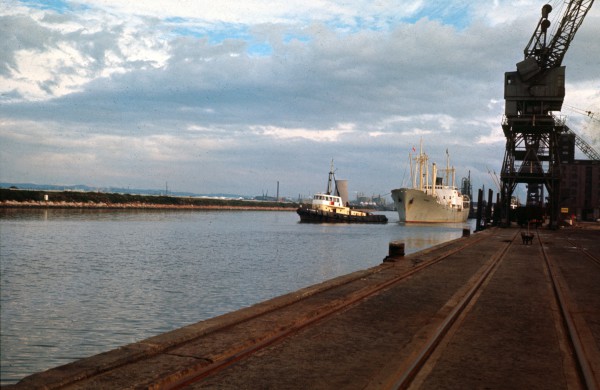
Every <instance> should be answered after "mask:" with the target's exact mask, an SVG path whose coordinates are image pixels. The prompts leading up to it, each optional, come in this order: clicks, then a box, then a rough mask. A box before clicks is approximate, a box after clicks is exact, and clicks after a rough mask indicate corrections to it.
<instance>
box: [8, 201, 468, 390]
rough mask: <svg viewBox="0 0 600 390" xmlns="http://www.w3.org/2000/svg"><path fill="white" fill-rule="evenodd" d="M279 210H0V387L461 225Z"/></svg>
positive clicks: (434, 239)
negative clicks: (312, 219) (305, 216)
mask: <svg viewBox="0 0 600 390" xmlns="http://www.w3.org/2000/svg"><path fill="white" fill-rule="evenodd" d="M385 214H386V215H387V217H388V219H389V221H390V223H388V224H385V225H361V224H352V225H349V224H302V223H299V222H298V221H299V218H298V215H296V213H295V212H290V211H190V210H185V211H164V210H163V211H145V210H45V209H31V210H30V209H2V210H0V266H1V269H0V271H1V273H0V275H1V276H0V277H1V284H0V304H1V306H0V310H1V313H0V314H1V315H0V321H1V324H0V325H1V327H0V329H1V333H0V348H1V351H0V352H1V384H2V385H6V384H10V383H15V382H17V381H18V380H19V379H21V378H22V377H24V376H27V375H30V374H33V373H35V372H39V371H43V370H46V369H48V368H52V367H54V366H58V365H62V364H66V363H69V362H71V361H74V360H77V359H80V358H84V357H87V356H91V355H94V354H97V353H100V352H104V351H107V350H110V349H113V348H116V347H118V346H121V345H124V344H128V343H132V342H136V341H139V340H142V339H145V338H147V337H150V336H153V335H156V334H159V333H162V332H166V331H169V330H173V329H176V328H179V327H182V326H185V325H188V324H191V323H194V322H197V321H200V320H204V319H207V318H211V317H215V316H218V315H220V314H224V313H227V312H230V311H233V310H237V309H239V308H242V307H246V306H250V305H252V304H255V303H257V302H261V301H264V300H267V299H270V298H273V297H276V296H279V295H282V294H285V293H288V292H292V291H295V290H298V289H300V288H303V287H306V286H309V285H312V284H315V283H319V282H321V281H324V280H327V279H331V278H334V277H336V276H339V275H344V274H348V273H350V272H353V271H357V270H361V269H366V268H369V267H372V266H375V265H378V264H380V263H381V262H382V260H383V258H384V257H385V256H386V255H387V251H388V244H389V242H390V241H395V240H402V241H404V242H405V245H406V252H407V253H412V252H415V251H417V250H421V249H425V248H428V247H430V246H433V245H436V244H439V243H441V242H444V241H448V240H451V239H454V238H458V237H460V236H461V235H462V229H463V228H464V227H467V226H469V227H470V228H471V230H472V229H473V226H472V224H447V225H404V224H400V223H398V215H397V214H396V213H392V212H387V213H385Z"/></svg>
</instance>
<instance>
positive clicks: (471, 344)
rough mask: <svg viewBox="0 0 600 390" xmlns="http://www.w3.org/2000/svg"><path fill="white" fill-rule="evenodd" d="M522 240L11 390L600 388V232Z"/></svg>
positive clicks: (433, 255) (486, 241) (277, 301)
mask: <svg viewBox="0 0 600 390" xmlns="http://www.w3.org/2000/svg"><path fill="white" fill-rule="evenodd" d="M592 227H594V226H592ZM522 232H523V231H522V230H521V229H517V228H509V229H495V228H494V229H489V230H485V231H483V232H479V233H476V234H472V235H470V236H469V237H463V238H461V239H458V240H454V241H451V242H449V243H445V244H441V245H438V246H436V247H433V248H430V249H428V250H425V251H421V252H418V253H414V254H411V255H408V256H398V257H396V258H390V259H388V260H389V261H386V262H382V264H381V265H379V266H377V267H373V268H370V269H367V270H363V271H359V272H355V273H352V274H349V275H345V276H342V277H338V278H336V279H332V280H330V281H327V282H324V283H321V284H318V285H315V286H311V287H307V288H304V289H302V290H299V291H296V292H294V293H290V294H287V295H283V296H281V297H277V298H274V299H272V300H269V301H265V302H262V303H259V304H257V305H254V306H252V307H249V308H245V309H241V310H238V311H235V312H233V313H229V314H226V315H223V316H219V317H215V318H213V319H210V320H206V321H201V322H198V323H196V324H193V325H190V326H186V327H184V328H181V329H178V330H174V331H172V332H168V333H165V334H162V335H158V336H155V337H152V338H149V339H146V340H143V341H140V342H138V343H134V344H130V345H126V346H123V347H121V348H118V349H115V350H112V351H108V352H105V353H102V354H99V355H95V356H92V357H89V358H86V359H82V360H78V361H76V362H73V363H70V364H67V365H64V366H60V367H56V368H53V369H51V370H48V371H45V372H42V373H38V374H35V375H32V376H29V377H26V378H24V379H23V380H22V381H20V382H19V383H18V384H16V385H12V386H7V388H14V389H21V388H23V389H24V388H27V389H30V388H45V389H90V388H94V389H114V388H153V389H158V388H189V389H203V388H210V389H213V388H217V389H240V388H273V389H282V388H286V389H307V388H310V389H333V388H335V389H339V388H343V389H382V388H415V389H416V388H422V389H449V388H490V389H509V388H510V389H517V388H522V389H525V388H527V389H586V388H587V389H597V388H600V352H599V351H600V230H597V229H593V228H589V229H576V228H573V229H564V230H559V231H551V230H545V229H544V230H543V229H540V230H534V231H532V233H533V239H532V240H531V242H525V241H526V240H524V238H523V237H522V235H521V233H522Z"/></svg>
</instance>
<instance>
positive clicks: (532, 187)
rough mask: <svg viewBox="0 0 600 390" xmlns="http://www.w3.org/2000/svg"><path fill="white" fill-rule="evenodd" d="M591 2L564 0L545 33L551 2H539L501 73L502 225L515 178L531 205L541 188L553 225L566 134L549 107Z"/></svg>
mask: <svg viewBox="0 0 600 390" xmlns="http://www.w3.org/2000/svg"><path fill="white" fill-rule="evenodd" d="M593 3H594V0H570V1H568V4H567V6H566V7H565V11H564V12H563V14H562V18H561V19H560V24H559V25H558V26H557V28H556V29H555V33H554V35H553V36H552V37H549V35H550V34H549V33H548V29H549V27H550V24H551V23H550V20H548V16H549V14H550V13H551V12H552V6H551V5H550V4H546V5H544V6H543V7H542V16H541V18H540V20H539V22H538V24H537V26H536V29H535V31H534V33H533V35H532V36H531V39H530V40H529V42H528V43H527V46H526V47H525V50H524V59H523V61H521V62H518V63H517V64H516V67H517V70H516V71H513V72H506V73H505V74H504V99H505V112H504V118H503V120H502V129H503V131H504V135H505V137H506V149H505V154H504V161H503V163H502V171H501V173H500V179H501V182H502V188H501V203H502V205H501V224H502V225H505V226H506V225H509V224H510V220H509V213H510V202H511V198H512V194H513V192H514V190H515V188H516V186H517V184H519V183H526V184H527V188H528V194H527V195H528V196H527V198H528V199H527V203H528V204H529V205H532V206H541V204H542V203H543V201H544V199H543V197H544V187H545V188H546V191H547V195H548V203H547V211H548V212H549V216H550V227H551V228H556V227H557V226H558V216H559V191H560V188H559V185H560V156H561V155H560V152H561V142H565V139H567V138H568V137H567V136H568V134H567V132H568V128H567V127H566V126H565V123H564V121H561V120H559V119H557V118H556V117H555V116H554V115H553V113H552V112H553V111H560V110H561V108H562V104H563V101H564V97H565V67H564V66H562V65H561V64H562V61H563V58H564V56H565V54H566V52H567V49H568V48H569V45H570V43H571V42H572V41H573V38H574V37H575V33H576V32H577V30H578V29H579V27H580V26H581V23H582V22H583V19H584V18H585V15H586V14H587V12H588V11H589V9H590V8H591V6H592V4H593Z"/></svg>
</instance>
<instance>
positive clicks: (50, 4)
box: [19, 0, 73, 14]
mask: <svg viewBox="0 0 600 390" xmlns="http://www.w3.org/2000/svg"><path fill="white" fill-rule="evenodd" d="M19 2H21V3H22V4H23V5H25V6H27V7H31V8H37V9H44V10H52V11H56V12H58V13H60V14H63V13H65V12H67V11H70V10H71V9H72V8H73V7H72V6H71V5H69V4H68V3H67V2H66V1H62V0H44V1H40V0H19Z"/></svg>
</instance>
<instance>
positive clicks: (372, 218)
mask: <svg viewBox="0 0 600 390" xmlns="http://www.w3.org/2000/svg"><path fill="white" fill-rule="evenodd" d="M296 212H297V213H298V215H299V216H300V222H312V223H387V221H388V220H387V217H386V216H385V215H381V214H368V215H347V214H341V213H332V212H328V211H324V210H315V209H312V208H304V207H300V208H298V209H297V210H296Z"/></svg>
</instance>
